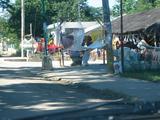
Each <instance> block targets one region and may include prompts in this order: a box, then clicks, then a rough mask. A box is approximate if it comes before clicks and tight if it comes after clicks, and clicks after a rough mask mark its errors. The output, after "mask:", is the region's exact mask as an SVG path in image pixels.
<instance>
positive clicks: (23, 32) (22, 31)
mask: <svg viewBox="0 0 160 120" xmlns="http://www.w3.org/2000/svg"><path fill="white" fill-rule="evenodd" d="M24 20H25V14H24V0H21V57H24V48H23V44H24V43H23V40H24V34H25V21H24Z"/></svg>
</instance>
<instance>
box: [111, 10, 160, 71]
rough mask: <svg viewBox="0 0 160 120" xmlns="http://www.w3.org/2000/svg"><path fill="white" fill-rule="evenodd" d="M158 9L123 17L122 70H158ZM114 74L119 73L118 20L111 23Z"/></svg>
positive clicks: (159, 34)
mask: <svg viewBox="0 0 160 120" xmlns="http://www.w3.org/2000/svg"><path fill="white" fill-rule="evenodd" d="M159 16H160V9H159V8H156V9H152V10H148V11H145V12H142V13H136V14H132V15H124V16H123V26H124V27H123V35H122V36H123V44H124V70H125V71H134V70H146V69H159V68H160V48H159V45H160V44H159V43H160V17H159ZM112 31H113V49H114V55H115V58H114V60H115V65H114V67H115V72H116V73H119V72H121V50H120V49H121V47H120V45H121V41H120V40H119V38H120V36H121V33H120V18H118V19H115V20H114V21H112Z"/></svg>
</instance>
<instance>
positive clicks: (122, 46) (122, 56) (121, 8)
mask: <svg viewBox="0 0 160 120" xmlns="http://www.w3.org/2000/svg"><path fill="white" fill-rule="evenodd" d="M120 14H121V37H120V41H121V66H122V72H124V45H123V0H120Z"/></svg>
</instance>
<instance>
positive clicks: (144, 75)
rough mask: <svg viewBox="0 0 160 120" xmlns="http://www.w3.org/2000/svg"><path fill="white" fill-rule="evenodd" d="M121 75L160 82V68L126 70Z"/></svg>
mask: <svg viewBox="0 0 160 120" xmlns="http://www.w3.org/2000/svg"><path fill="white" fill-rule="evenodd" d="M121 76H123V77H129V78H136V79H142V80H147V81H152V82H160V70H152V71H151V70H149V71H135V72H133V71H132V72H125V73H123V74H121Z"/></svg>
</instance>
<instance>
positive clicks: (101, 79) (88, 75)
mask: <svg viewBox="0 0 160 120" xmlns="http://www.w3.org/2000/svg"><path fill="white" fill-rule="evenodd" d="M43 76H44V77H46V78H48V79H52V80H63V81H66V82H70V83H72V84H74V83H83V84H85V85H88V86H89V87H91V88H94V89H98V90H106V89H107V90H111V91H114V92H117V93H121V94H124V95H127V96H131V97H132V98H133V99H134V100H136V101H140V102H156V101H160V92H159V91H160V84H159V83H153V82H148V81H144V80H137V79H131V78H122V77H120V76H118V75H110V74H107V66H106V65H103V64H92V65H89V66H86V67H82V66H75V67H64V68H54V70H53V71H45V72H44V74H43Z"/></svg>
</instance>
